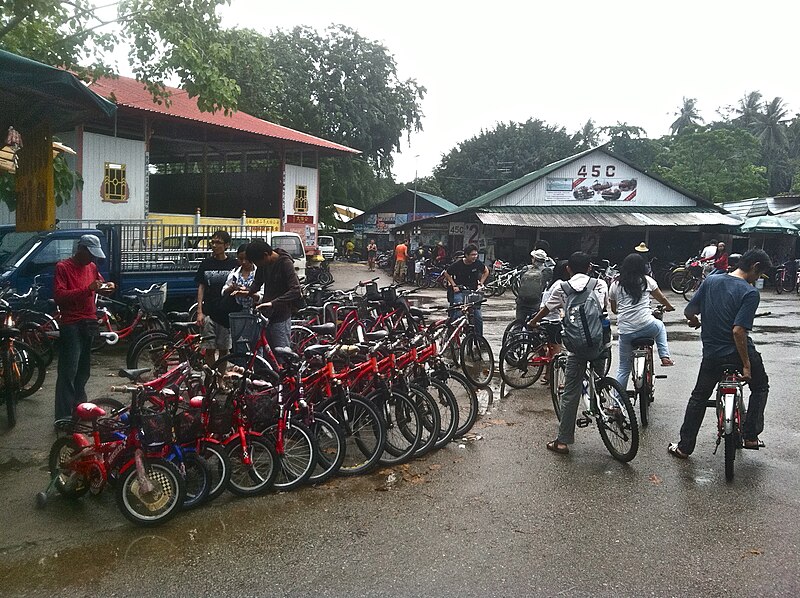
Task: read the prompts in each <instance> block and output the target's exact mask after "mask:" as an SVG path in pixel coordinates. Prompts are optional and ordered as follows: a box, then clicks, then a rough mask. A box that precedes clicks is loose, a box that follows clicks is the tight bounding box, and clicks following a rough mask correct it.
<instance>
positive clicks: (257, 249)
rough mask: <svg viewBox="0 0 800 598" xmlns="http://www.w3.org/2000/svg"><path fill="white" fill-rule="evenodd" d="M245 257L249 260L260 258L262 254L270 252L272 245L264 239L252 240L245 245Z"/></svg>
mask: <svg viewBox="0 0 800 598" xmlns="http://www.w3.org/2000/svg"><path fill="white" fill-rule="evenodd" d="M246 252H247V259H248V260H250V261H251V262H254V261H256V260H260V259H261V258H262V257H264V255H265V254H266V255H270V254H271V253H272V246H271V245H270V244H269V243H267V242H266V241H253V242H252V243H250V244H248V245H247V249H246Z"/></svg>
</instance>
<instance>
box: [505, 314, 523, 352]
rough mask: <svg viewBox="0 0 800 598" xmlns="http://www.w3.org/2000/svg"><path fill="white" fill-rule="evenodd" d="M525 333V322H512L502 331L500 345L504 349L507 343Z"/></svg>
mask: <svg viewBox="0 0 800 598" xmlns="http://www.w3.org/2000/svg"><path fill="white" fill-rule="evenodd" d="M525 332H527V328H526V327H525V322H524V321H522V320H516V319H515V320H512V321H511V322H510V323H509V324H508V325H507V326H506V327H505V330H503V341H502V345H501V346H503V347H505V346H506V345H507V344H508V343H509V342H511V341H512V340H514V338H515V337H516V336H517V335H519V334H523V333H525Z"/></svg>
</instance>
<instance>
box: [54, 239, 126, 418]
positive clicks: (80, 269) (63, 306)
mask: <svg viewBox="0 0 800 598" xmlns="http://www.w3.org/2000/svg"><path fill="white" fill-rule="evenodd" d="M105 257H106V256H105V254H104V253H103V249H102V247H101V246H100V239H98V238H97V237H96V236H95V235H83V236H82V237H81V238H80V240H79V241H78V247H77V248H76V249H75V255H73V256H72V257H71V258H67V259H65V260H61V261H60V262H58V263H57V264H56V275H55V279H54V281H53V298H54V299H55V301H56V304H57V305H58V308H59V310H60V311H61V332H60V334H59V339H60V341H59V347H60V348H59V354H58V378H57V379H56V420H59V419H64V418H69V417H72V412H73V411H74V409H75V407H77V406H78V404H80V403H82V402H84V401H85V400H86V382H88V381H89V375H90V371H91V350H92V340H93V339H94V337H95V335H97V310H96V307H95V295H96V294H97V293H98V292H100V293H111V292H113V291H114V288H115V287H114V283H113V282H104V281H103V277H102V276H100V273H99V272H98V271H97V266H96V265H95V263H94V261H95V259H97V258H101V259H102V258H105Z"/></svg>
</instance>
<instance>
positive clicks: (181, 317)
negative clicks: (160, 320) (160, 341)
mask: <svg viewBox="0 0 800 598" xmlns="http://www.w3.org/2000/svg"><path fill="white" fill-rule="evenodd" d="M190 317H191V316H190V315H189V312H188V311H171V312H169V313H167V319H168V320H169V321H171V322H173V321H174V322H188V321H189V318H190Z"/></svg>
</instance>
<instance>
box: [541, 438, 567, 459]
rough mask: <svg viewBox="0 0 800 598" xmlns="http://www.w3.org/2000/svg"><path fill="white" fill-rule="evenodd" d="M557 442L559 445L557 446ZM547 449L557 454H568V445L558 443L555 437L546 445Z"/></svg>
mask: <svg viewBox="0 0 800 598" xmlns="http://www.w3.org/2000/svg"><path fill="white" fill-rule="evenodd" d="M559 444H560V445H561V446H559ZM545 446H546V447H547V450H548V451H553V452H554V453H558V454H559V455H568V454H569V447H568V446H567V445H566V444H563V443H560V442H559V441H558V440H557V439H556V440H551V441H550V442H548V443H547V444H546V445H545Z"/></svg>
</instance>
